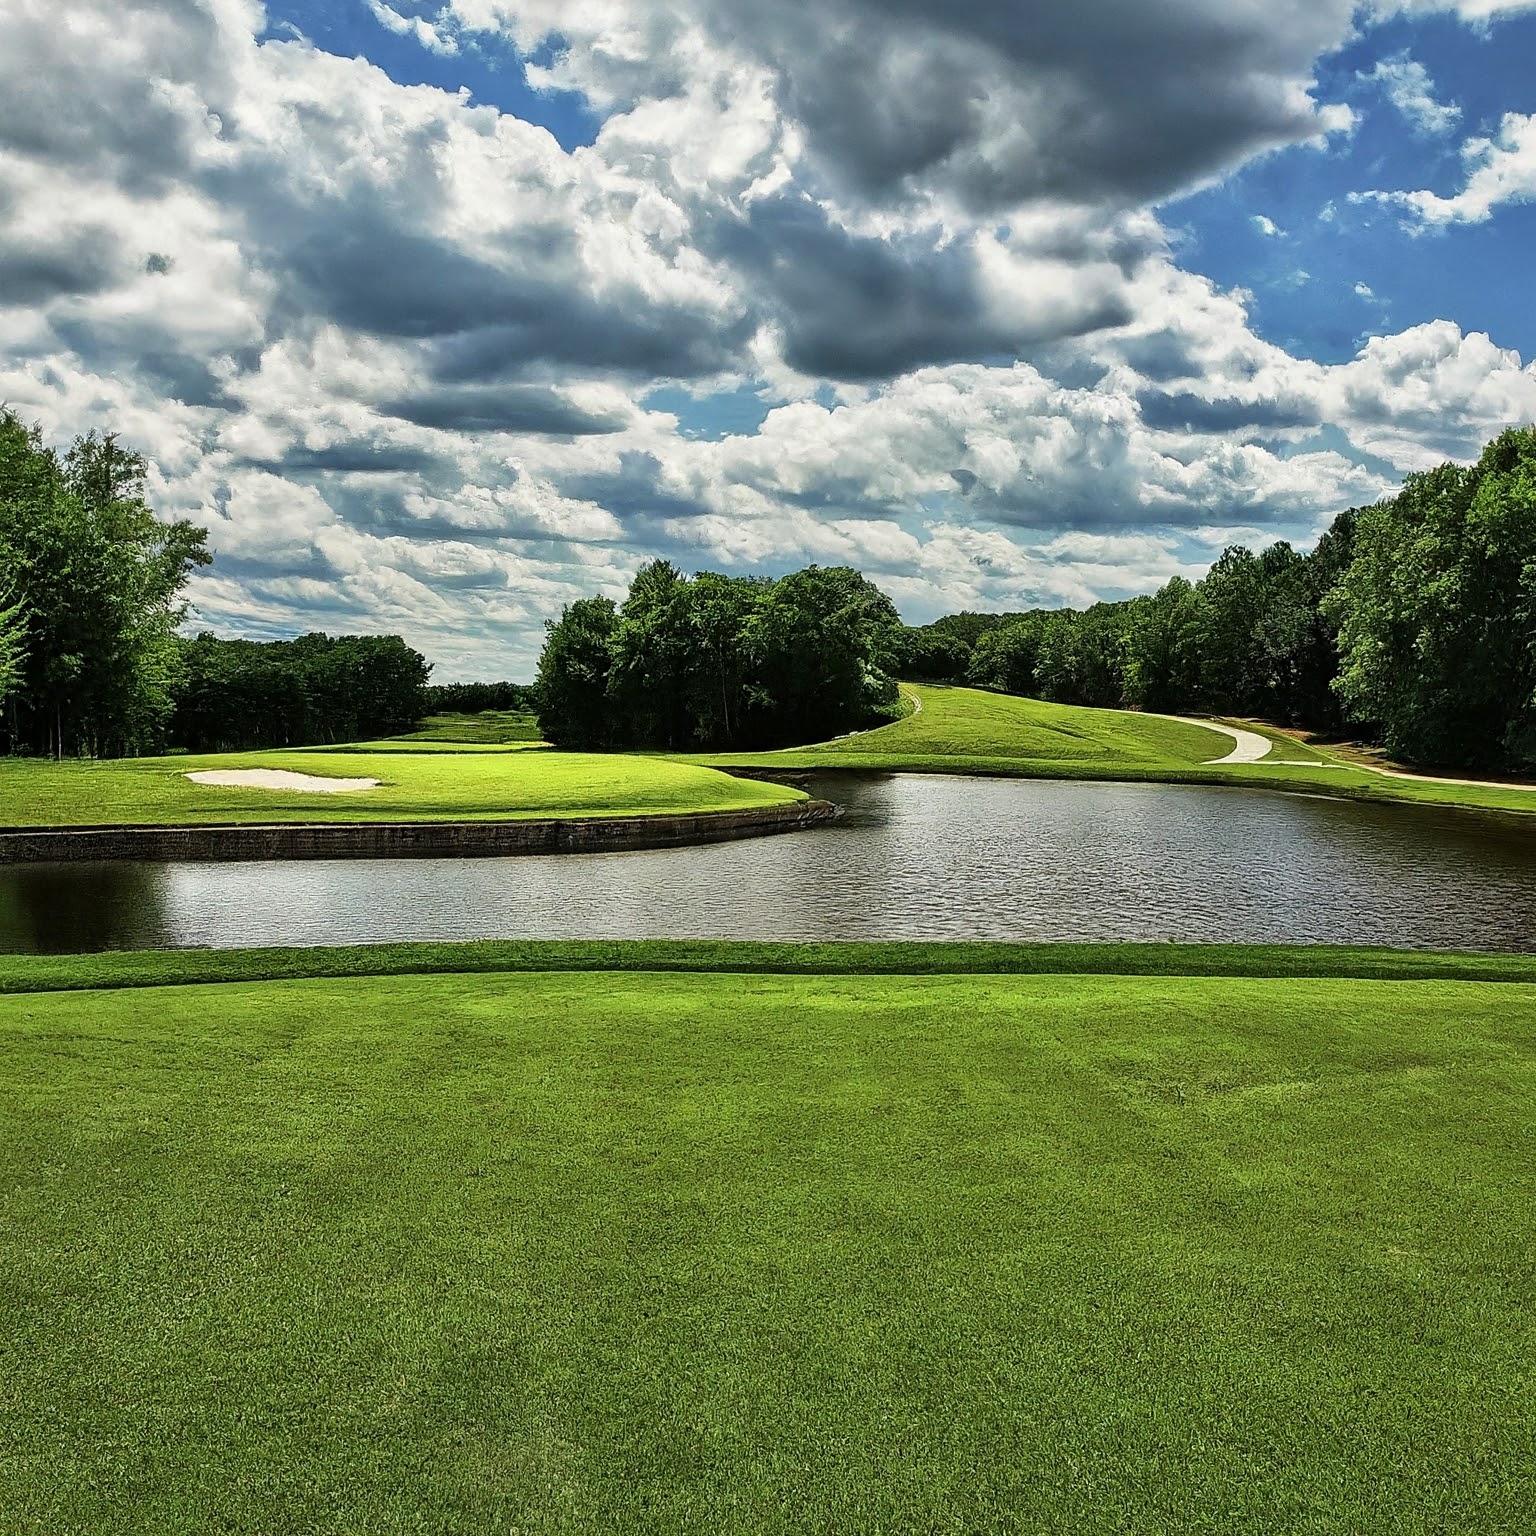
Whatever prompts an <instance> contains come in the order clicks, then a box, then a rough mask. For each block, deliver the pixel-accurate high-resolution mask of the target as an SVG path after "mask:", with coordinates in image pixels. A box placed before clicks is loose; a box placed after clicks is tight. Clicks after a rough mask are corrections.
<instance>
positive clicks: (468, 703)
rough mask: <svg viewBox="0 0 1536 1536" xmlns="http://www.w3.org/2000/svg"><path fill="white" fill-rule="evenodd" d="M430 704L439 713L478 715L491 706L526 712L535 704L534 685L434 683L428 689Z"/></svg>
mask: <svg viewBox="0 0 1536 1536" xmlns="http://www.w3.org/2000/svg"><path fill="white" fill-rule="evenodd" d="M426 707H427V712H428V713H429V714H435V715H448V714H453V715H478V714H484V713H485V712H486V711H487V710H509V711H514V712H517V713H524V712H526V711H529V710H531V709H532V708H533V689H532V688H531V687H530V686H529V685H528V684H526V683H433V684H432V685H431V686H430V687H428V689H427V703H426Z"/></svg>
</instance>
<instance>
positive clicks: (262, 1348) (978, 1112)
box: [0, 946, 1536, 1536]
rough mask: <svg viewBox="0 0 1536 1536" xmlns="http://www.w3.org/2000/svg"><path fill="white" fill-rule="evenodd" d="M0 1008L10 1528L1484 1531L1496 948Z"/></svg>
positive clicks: (1507, 1067)
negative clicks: (1293, 964)
mask: <svg viewBox="0 0 1536 1536" xmlns="http://www.w3.org/2000/svg"><path fill="white" fill-rule="evenodd" d="M645 948H647V949H648V950H649V951H650V956H649V958H650V959H651V960H652V961H654V962H657V963H659V962H660V961H661V960H662V959H663V958H664V947H662V946H647V947H645ZM963 948H966V949H969V947H963ZM1146 948H1149V947H1143V949H1146ZM1170 948H1172V947H1171V946H1170ZM936 949H937V947H935V950H934V951H930V952H929V955H928V958H930V959H934V958H936V957H937V956H936ZM1138 952H1139V951H1138ZM1021 953H1022V952H1021ZM1185 953H1186V954H1188V952H1187V951H1186V952H1185ZM1303 953H1309V954H1316V953H1317V952H1303ZM1262 954H1263V952H1257V951H1256V952H1253V957H1254V958H1259V957H1261V956H1262ZM137 958H140V957H127V959H128V962H129V963H131V962H133V961H134V960H135V959H137ZM207 958H209V957H190V956H189V957H178V956H168V957H164V960H165V964H166V965H167V966H168V967H174V966H175V965H176V964H177V963H178V962H179V961H181V960H183V959H185V960H187V961H188V962H196V963H201V962H203V961H205V960H206V959H207ZM717 958H720V959H722V960H723V959H725V958H727V957H725V956H723V955H722V956H719V957H717ZM919 958H922V957H921V956H919ZM1227 958H1228V959H1229V960H1230V961H1231V962H1233V963H1237V961H1238V959H1239V956H1238V952H1236V951H1230V952H1228V953H1227ZM1362 958H1363V957H1362ZM1442 958H1444V959H1445V960H1446V962H1447V963H1448V964H1451V965H1460V964H1462V963H1465V962H1464V961H1463V960H1462V958H1461V957H1442ZM1058 959H1059V960H1062V961H1065V960H1067V959H1068V956H1067V954H1066V952H1065V951H1063V952H1062V953H1061V954H1060V955H1059V956H1058ZM102 963H105V962H102ZM1319 963H1322V962H1321V961H1320V962H1319ZM14 964H15V962H12V961H8V962H6V967H7V969H9V968H10V967H12V966H14ZM168 974H169V972H168ZM0 1038H3V1045H0V1083H3V1088H0V1211H3V1219H0V1284H3V1286H4V1294H5V1316H6V1326H5V1328H4V1330H3V1331H0V1352H3V1353H0V1403H3V1410H4V1411H3V1412H0V1529H3V1530H5V1531H7V1532H10V1531H16V1532H47V1533H49V1536H54V1533H72V1532H80V1533H85V1532H92V1533H94V1532H103V1533H104V1532H109V1531H110V1532H114V1533H120V1532H123V1533H126V1532H133V1533H136V1532H154V1533H157V1536H159V1533H180V1532H188V1533H190V1532H197V1533H202V1532H206V1531H220V1530H222V1531H252V1532H257V1531H259V1532H263V1533H269V1536H281V1533H288V1532H293V1533H305V1536H309V1533H332V1532H334V1533H343V1532H345V1533H352V1532H371V1533H391V1536H392V1533H397V1532H399V1533H405V1532H410V1533H418V1532H444V1533H446V1532H455V1533H457V1532H471V1531H473V1532H482V1531H513V1530H515V1531H519V1532H545V1531H580V1532H623V1533H629V1532H642V1531H643V1532H700V1533H710V1536H714V1533H718V1532H731V1533H743V1536H749V1533H757V1532H784V1533H790V1532H794V1533H799V1532H805V1531H826V1532H850V1533H853V1532H858V1533H862V1532H879V1531H885V1532H903V1533H904V1532H930V1531H932V1532H938V1531H966V1532H999V1533H1001V1532H1053V1533H1054V1532H1061V1533H1069V1532H1070V1533H1073V1536H1077V1533H1082V1532H1128V1533H1129V1532H1136V1533H1141V1532H1180V1533H1183V1532H1208V1533H1213V1536H1214V1533H1221V1536H1233V1533H1271V1532H1273V1533H1276V1536H1280V1533H1284V1536H1291V1533H1297V1532H1352V1533H1353V1532H1358V1533H1362V1536H1366V1533H1369V1536H1376V1533H1380V1532H1385V1531H1391V1532H1394V1533H1396V1532H1424V1533H1428V1532H1457V1533H1461V1532H1473V1531H1476V1532H1478V1533H1499V1532H1505V1533H1511V1536H1513V1533H1516V1532H1521V1533H1523V1532H1524V1531H1525V1530H1527V1529H1528V1528H1529V1511H1530V1509H1531V1507H1532V1505H1533V1501H1536V1478H1533V1474H1532V1471H1531V1468H1532V1466H1533V1465H1536V1364H1533V1360H1536V1355H1533V1352H1532V1350H1531V1348H1530V1328H1531V1324H1532V1318H1533V1306H1536V1274H1533V1270H1532V1266H1531V1262H1530V1253H1531V1251H1532V1249H1533V1245H1536V1166H1533V1164H1532V1161H1531V1159H1530V1157H1529V1155H1528V1143H1529V1129H1530V1125H1531V1123H1532V1117H1533V1113H1536V986H1533V985H1531V984H1529V983H1522V982H1519V981H1511V982H1507V983H1505V984H1502V985H1489V984H1476V983H1467V982H1458V981H1448V980H1419V981H1413V982H1382V981H1359V980H1342V979H1326V980H1298V979H1289V980H1285V981H1283V982H1276V981H1270V980H1255V979H1245V978H1210V977H1207V978H1202V979H1192V978H1188V977H1176V976H1156V977H1130V976H1082V975H1076V976H1074V975H1033V976H1028V975H1018V976H1002V975H972V976H965V975H927V976H910V975H907V976H898V975H890V976H870V975H864V976H831V975H755V976H754V975H741V974H708V973H691V974H660V973H657V972H655V971H651V972H638V973H628V974H620V973H615V972H604V973H599V974H588V975H578V974H571V973H553V974H550V973H546V974H539V975H531V974H497V975H491V974H487V975H442V976H417V977H400V976H396V977H392V978H389V979H367V978H364V977H347V978H345V979H332V980H309V981H297V980H295V981H268V982H261V983H233V984H227V985H222V986H196V985H188V986H181V987H175V988H153V987H152V988H144V989H138V990H120V991H110V992H74V993H46V994H38V993H32V994H26V995H12V996H8V997H3V998H0Z"/></svg>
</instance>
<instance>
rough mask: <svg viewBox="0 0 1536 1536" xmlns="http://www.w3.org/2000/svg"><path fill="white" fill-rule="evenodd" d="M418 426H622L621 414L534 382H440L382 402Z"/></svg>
mask: <svg viewBox="0 0 1536 1536" xmlns="http://www.w3.org/2000/svg"><path fill="white" fill-rule="evenodd" d="M379 409H380V410H381V411H383V412H384V414H385V415H387V416H398V417H399V418H401V419H402V420H404V421H409V422H414V423H415V425H417V426H418V427H435V428H438V429H439V430H442V431H449V432H528V433H536V434H543V435H547V436H550V437H596V436H600V435H602V434H604V433H609V432H619V431H622V430H623V427H624V422H623V421H622V420H621V419H620V418H619V417H617V416H610V415H602V414H598V413H594V412H591V411H584V410H582V409H581V407H580V406H577V405H574V404H572V403H571V401H569V400H568V399H566V397H565V396H564V395H562V394H559V393H558V392H557V391H555V390H552V389H541V388H539V387H537V386H535V385H519V384H507V385H494V384H493V385H474V384H441V385H436V386H427V387H425V388H422V389H419V390H415V391H413V392H412V393H411V394H409V395H402V396H401V397H400V398H399V399H396V400H388V401H385V402H384V403H383V404H381V405H380V406H379Z"/></svg>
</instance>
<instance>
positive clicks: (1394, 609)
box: [1329, 429, 1536, 768]
mask: <svg viewBox="0 0 1536 1536" xmlns="http://www.w3.org/2000/svg"><path fill="white" fill-rule="evenodd" d="M1329 608H1330V611H1331V612H1332V613H1333V615H1334V616H1335V618H1336V619H1337V621H1338V624H1339V637H1338V645H1339V655H1340V659H1341V662H1342V671H1341V673H1340V677H1339V681H1338V685H1337V686H1338V690H1339V693H1340V696H1341V697H1342V699H1343V700H1344V704H1345V707H1346V709H1347V710H1348V711H1349V713H1350V715H1351V717H1352V718H1355V719H1362V720H1369V721H1375V722H1378V723H1379V724H1380V726H1381V728H1382V731H1383V735H1384V738H1385V740H1386V743H1387V745H1388V747H1389V748H1391V749H1392V750H1393V751H1394V752H1396V753H1398V754H1399V755H1401V756H1403V757H1405V758H1408V759H1410V760H1412V761H1417V762H1424V763H1441V764H1461V765H1466V766H1471V767H1479V768H1520V767H1526V766H1529V765H1531V764H1532V763H1536V430H1532V429H1524V430H1517V431H1510V432H1506V433H1504V434H1503V435H1502V436H1500V437H1499V438H1497V439H1495V441H1494V442H1492V443H1490V444H1489V445H1488V447H1487V448H1486V449H1485V450H1484V452H1483V455H1482V458H1481V459H1480V460H1479V461H1478V463H1477V464H1476V465H1475V466H1474V467H1472V468H1470V469H1466V468H1461V467H1459V466H1457V465H1453V464H1444V465H1441V466H1440V467H1439V468H1437V469H1432V470H1428V471H1426V472H1424V473H1422V474H1415V475H1410V476H1409V477H1408V479H1407V481H1406V483H1405V484H1404V486H1403V489H1402V490H1401V491H1400V492H1399V493H1398V494H1397V495H1396V496H1395V497H1393V498H1392V499H1391V500H1389V501H1384V502H1381V503H1379V504H1378V505H1377V506H1374V507H1370V508H1368V509H1367V510H1365V511H1364V512H1362V513H1361V514H1360V515H1359V518H1358V520H1357V523H1356V527H1355V534H1354V559H1353V560H1352V561H1351V563H1350V565H1349V568H1348V569H1347V570H1346V571H1345V573H1344V575H1343V577H1342V578H1341V580H1340V581H1339V584H1338V586H1337V587H1336V588H1335V589H1334V592H1333V594H1332V596H1331V597H1330V599H1329Z"/></svg>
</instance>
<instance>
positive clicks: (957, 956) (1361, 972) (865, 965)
mask: <svg viewBox="0 0 1536 1536" xmlns="http://www.w3.org/2000/svg"><path fill="white" fill-rule="evenodd" d="M604 971H606V972H631V973H638V972H696V973H702V974H708V973H731V974H739V975H776V976H829V977H831V976H970V975H976V976H1060V975H1082V976H1151V977H1158V976H1160V977H1170V978H1172V977H1252V978H1255V979H1277V980H1278V979H1290V978H1294V979H1313V980H1358V981H1491V982H1524V983H1536V955H1510V954H1491V953H1477V952H1471V951H1451V950H1400V949H1380V948H1363V947H1353V946H1344V945H1327V944H1323V945H1284V944H1269V945H1255V944H966V943H888V944H774V943H743V942H737V941H727V940H718V941H717V940H612V941H604V940H526V941H490V942H477V943H421V944H366V945H356V946H348V947H342V948H313V949H243V950H143V951H122V952H114V953H108V954H95V955H5V956H0V994H7V993H9V994H19V993H38V992H78V991H96V990H103V991H104V990H114V989H119V988H126V987H165V986H204V985H210V984H216V983H225V982H263V981H298V980H323V979H326V978H338V977H362V976H446V975H497V974H508V975H511V974H529V973H538V972H604Z"/></svg>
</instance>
